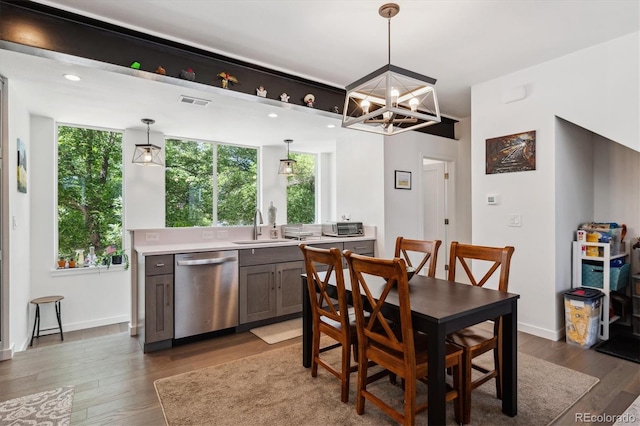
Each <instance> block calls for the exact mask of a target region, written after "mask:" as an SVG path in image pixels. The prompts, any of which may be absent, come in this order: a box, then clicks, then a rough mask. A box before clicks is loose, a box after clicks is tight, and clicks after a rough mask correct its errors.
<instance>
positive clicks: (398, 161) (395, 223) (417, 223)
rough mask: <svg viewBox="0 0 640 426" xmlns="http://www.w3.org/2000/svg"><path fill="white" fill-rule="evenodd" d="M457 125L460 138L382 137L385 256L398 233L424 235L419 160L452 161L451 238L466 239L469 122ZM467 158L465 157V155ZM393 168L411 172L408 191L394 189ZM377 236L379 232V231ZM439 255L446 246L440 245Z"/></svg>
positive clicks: (422, 194)
mask: <svg viewBox="0 0 640 426" xmlns="http://www.w3.org/2000/svg"><path fill="white" fill-rule="evenodd" d="M459 125H460V126H459V127H458V130H459V132H458V135H457V136H458V137H460V139H459V140H452V139H447V138H443V137H440V136H434V135H429V134H425V133H419V132H406V133H401V134H399V135H396V136H389V137H385V141H384V180H385V183H384V190H385V196H384V212H385V216H384V227H383V228H382V230H383V232H384V255H385V256H387V257H389V256H393V252H394V249H395V240H396V237H397V236H400V235H402V236H405V237H408V238H418V239H420V238H423V229H424V224H423V215H424V211H423V210H424V207H423V205H424V204H423V200H424V187H423V183H422V160H423V158H431V159H437V160H443V161H448V162H450V163H451V164H452V170H451V171H450V184H452V185H453V186H454V193H455V198H454V199H453V200H451V205H450V212H451V213H452V216H451V217H450V223H451V225H450V234H449V236H450V240H451V241H454V240H455V239H459V240H462V241H469V240H470V238H471V235H470V233H469V231H470V226H469V224H470V222H471V213H470V210H471V209H470V203H469V200H470V196H471V188H470V180H469V171H468V169H469V159H468V154H467V153H468V152H469V146H470V139H469V121H468V120H466V121H461V122H460V123H459ZM465 157H466V158H465ZM395 170H404V171H409V172H411V178H412V187H411V190H410V191H407V190H399V189H395ZM378 236H379V237H380V231H379V233H378ZM440 250H441V255H442V252H443V251H444V250H448V247H442V248H441V249H440Z"/></svg>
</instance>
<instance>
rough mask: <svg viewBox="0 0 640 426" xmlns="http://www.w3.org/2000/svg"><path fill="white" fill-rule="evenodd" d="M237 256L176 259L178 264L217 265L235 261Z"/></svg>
mask: <svg viewBox="0 0 640 426" xmlns="http://www.w3.org/2000/svg"><path fill="white" fill-rule="evenodd" d="M237 260H238V258H237V257H216V258H213V259H195V260H178V266H195V265H219V264H222V263H227V262H235V261H237Z"/></svg>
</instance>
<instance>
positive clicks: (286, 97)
mask: <svg viewBox="0 0 640 426" xmlns="http://www.w3.org/2000/svg"><path fill="white" fill-rule="evenodd" d="M289 98H290V96H289V95H287V94H286V93H282V94H281V95H280V100H281V101H282V102H289Z"/></svg>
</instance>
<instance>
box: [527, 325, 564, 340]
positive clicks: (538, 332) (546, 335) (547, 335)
mask: <svg viewBox="0 0 640 426" xmlns="http://www.w3.org/2000/svg"><path fill="white" fill-rule="evenodd" d="M518 331H523V332H525V333H529V334H533V335H534V336H538V337H542V338H543V339H547V340H553V341H554V342H556V341H558V340H561V339H562V338H563V337H564V328H562V329H561V330H555V331H553V330H547V329H546V328H540V327H536V326H533V325H529V324H523V323H521V322H519V323H518Z"/></svg>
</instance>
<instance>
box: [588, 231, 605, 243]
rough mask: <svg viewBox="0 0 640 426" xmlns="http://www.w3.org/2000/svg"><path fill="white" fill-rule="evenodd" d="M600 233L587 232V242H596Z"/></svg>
mask: <svg viewBox="0 0 640 426" xmlns="http://www.w3.org/2000/svg"><path fill="white" fill-rule="evenodd" d="M601 236H602V235H600V233H598V232H589V233H588V234H587V242H588V243H597V242H598V241H599V240H600V237H601Z"/></svg>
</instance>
